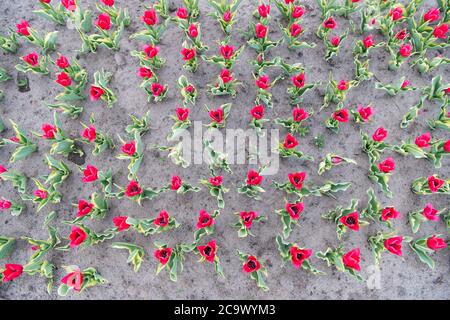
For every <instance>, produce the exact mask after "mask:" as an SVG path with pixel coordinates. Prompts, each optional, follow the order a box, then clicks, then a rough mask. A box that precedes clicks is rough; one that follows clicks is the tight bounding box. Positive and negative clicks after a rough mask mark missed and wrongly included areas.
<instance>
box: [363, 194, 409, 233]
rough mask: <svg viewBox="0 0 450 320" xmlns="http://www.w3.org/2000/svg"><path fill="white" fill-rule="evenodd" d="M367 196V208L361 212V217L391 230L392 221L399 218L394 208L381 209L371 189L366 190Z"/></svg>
mask: <svg viewBox="0 0 450 320" xmlns="http://www.w3.org/2000/svg"><path fill="white" fill-rule="evenodd" d="M367 195H368V200H367V206H366V207H365V208H364V209H362V210H361V217H362V218H364V219H370V220H372V221H374V222H380V223H382V224H385V225H386V226H387V227H389V228H390V229H391V228H392V220H393V219H398V218H399V217H400V213H399V212H398V211H397V210H395V208H394V207H385V208H382V207H381V204H380V203H379V202H378V200H377V197H376V196H375V192H374V191H373V189H372V188H369V189H368V190H367Z"/></svg>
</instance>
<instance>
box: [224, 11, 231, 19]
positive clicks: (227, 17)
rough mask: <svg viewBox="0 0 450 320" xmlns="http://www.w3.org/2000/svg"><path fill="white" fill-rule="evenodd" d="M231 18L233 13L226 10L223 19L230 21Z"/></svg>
mask: <svg viewBox="0 0 450 320" xmlns="http://www.w3.org/2000/svg"><path fill="white" fill-rule="evenodd" d="M231 18H232V13H231V12H230V11H226V12H225V13H224V14H223V21H225V22H230V21H231Z"/></svg>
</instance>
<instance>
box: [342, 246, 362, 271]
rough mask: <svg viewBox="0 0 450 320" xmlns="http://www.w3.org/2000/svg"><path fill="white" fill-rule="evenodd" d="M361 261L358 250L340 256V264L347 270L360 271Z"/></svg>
mask: <svg viewBox="0 0 450 320" xmlns="http://www.w3.org/2000/svg"><path fill="white" fill-rule="evenodd" d="M360 261H361V253H360V250H359V248H356V249H353V250H350V251H349V252H347V253H346V254H344V255H343V256H342V262H343V263H344V265H345V266H346V267H347V268H350V269H353V270H356V271H360V270H361V268H360V266H359V263H360Z"/></svg>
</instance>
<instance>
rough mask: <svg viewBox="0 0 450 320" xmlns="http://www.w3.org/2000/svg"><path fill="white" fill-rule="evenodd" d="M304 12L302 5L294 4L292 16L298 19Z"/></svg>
mask: <svg viewBox="0 0 450 320" xmlns="http://www.w3.org/2000/svg"><path fill="white" fill-rule="evenodd" d="M304 13H305V10H303V8H302V7H300V6H295V7H294V10H292V18H294V19H299V18H301V17H302V16H303V14H304Z"/></svg>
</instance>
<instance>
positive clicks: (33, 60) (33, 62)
mask: <svg viewBox="0 0 450 320" xmlns="http://www.w3.org/2000/svg"><path fill="white" fill-rule="evenodd" d="M22 60H23V61H25V62H26V63H28V64H29V65H30V66H32V67H36V66H37V65H38V64H39V56H38V54H37V53H36V52H32V53H30V54H28V55H26V56H23V57H22Z"/></svg>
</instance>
